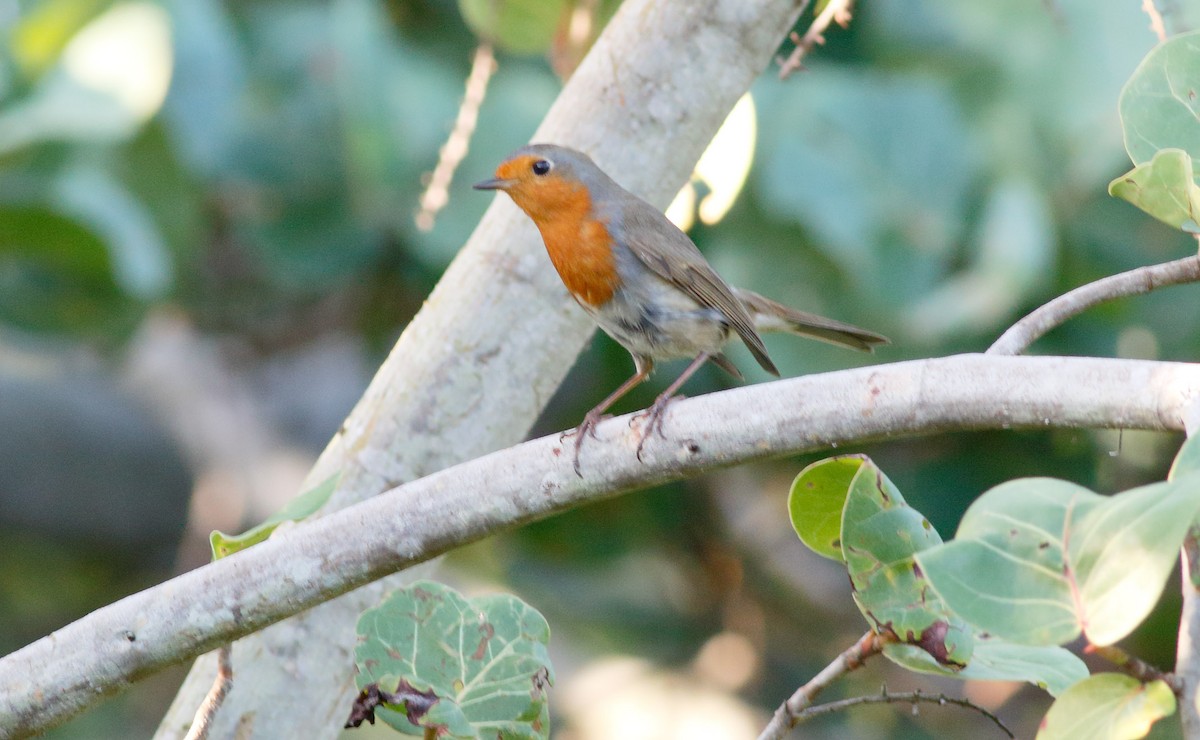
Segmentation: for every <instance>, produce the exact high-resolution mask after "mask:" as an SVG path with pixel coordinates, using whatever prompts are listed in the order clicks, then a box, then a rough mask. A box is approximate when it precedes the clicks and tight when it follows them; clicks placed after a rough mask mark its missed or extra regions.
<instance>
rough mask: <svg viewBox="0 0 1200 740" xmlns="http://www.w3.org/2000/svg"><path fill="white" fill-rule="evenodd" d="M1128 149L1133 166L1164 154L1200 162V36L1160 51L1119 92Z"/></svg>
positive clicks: (1176, 41)
mask: <svg viewBox="0 0 1200 740" xmlns="http://www.w3.org/2000/svg"><path fill="white" fill-rule="evenodd" d="M1120 111H1121V125H1122V127H1123V128H1124V131H1125V149H1126V150H1127V151H1128V152H1129V158H1130V159H1132V160H1133V162H1134V164H1145V163H1146V162H1149V161H1150V160H1152V159H1153V158H1154V157H1155V155H1156V154H1158V152H1159V150H1160V149H1183V150H1184V151H1186V152H1187V153H1188V155H1189V156H1191V158H1192V159H1193V160H1195V159H1198V158H1200V31H1193V32H1191V33H1185V34H1180V35H1178V36H1175V37H1173V38H1171V39H1169V40H1167V41H1166V42H1164V43H1162V44H1159V45H1158V46H1156V47H1155V48H1154V49H1153V50H1152V51H1151V52H1150V53H1149V54H1147V55H1146V58H1145V59H1143V60H1142V63H1141V64H1139V65H1138V67H1137V69H1136V70H1134V72H1133V76H1131V77H1130V78H1129V81H1128V82H1126V83H1125V87H1124V89H1122V90H1121V101H1120Z"/></svg>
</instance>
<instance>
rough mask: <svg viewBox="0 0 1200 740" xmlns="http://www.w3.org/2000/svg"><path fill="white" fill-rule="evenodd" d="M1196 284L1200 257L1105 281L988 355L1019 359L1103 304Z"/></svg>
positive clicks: (1063, 299) (1029, 323)
mask: <svg viewBox="0 0 1200 740" xmlns="http://www.w3.org/2000/svg"><path fill="white" fill-rule="evenodd" d="M1196 281H1200V256H1193V257H1184V258H1183V259H1180V260H1175V261H1174V262H1164V263H1163V264H1161V265H1148V266H1145V267H1138V268H1136V269H1133V270H1129V271H1128V272H1122V273H1119V274H1117V275H1112V276H1109V277H1106V278H1102V279H1100V280H1097V281H1096V282H1094V283H1088V284H1087V285H1082V286H1080V287H1078V288H1076V289H1075V290H1072V291H1071V292H1069V293H1064V294H1063V295H1061V296H1059V297H1058V298H1055V299H1054V300H1052V301H1050V302H1049V303H1047V304H1046V305H1044V306H1042V307H1041V308H1039V309H1037V310H1036V311H1034V312H1033V313H1031V314H1029V315H1028V316H1026V317H1025V318H1023V319H1021V320H1020V321H1018V322H1017V323H1015V324H1013V325H1012V326H1011V327H1009V329H1008V331H1006V332H1004V334H1002V335H1000V338H999V339H997V340H996V341H995V343H994V344H992V346H991V347H989V348H988V350H987V353H988V354H989V355H1019V354H1021V353H1022V352H1024V351H1025V350H1027V349H1029V345H1031V344H1033V343H1034V342H1035V341H1037V340H1038V339H1039V338H1040V337H1042V336H1043V335H1044V334H1046V332H1048V331H1050V330H1051V329H1053V328H1055V327H1056V326H1059V325H1061V324H1063V323H1066V321H1067V320H1068V319H1071V318H1074V317H1075V316H1078V315H1079V314H1081V313H1083V312H1084V311H1086V310H1087V309H1089V308H1091V307H1092V306H1095V305H1097V304H1099V303H1103V302H1104V301H1109V300H1112V299H1114V298H1124V297H1125V296H1131V295H1141V294H1142V293H1149V292H1150V291H1152V290H1155V289H1156V288H1165V287H1167V286H1168V285H1179V284H1181V283H1194V282H1196Z"/></svg>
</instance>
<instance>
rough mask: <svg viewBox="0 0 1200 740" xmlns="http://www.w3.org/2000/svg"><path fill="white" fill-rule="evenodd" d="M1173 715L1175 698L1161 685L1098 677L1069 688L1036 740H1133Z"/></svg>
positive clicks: (1105, 675) (1117, 676) (1114, 676)
mask: <svg viewBox="0 0 1200 740" xmlns="http://www.w3.org/2000/svg"><path fill="white" fill-rule="evenodd" d="M1174 713H1175V694H1173V693H1171V688H1170V687H1169V686H1167V684H1166V683H1164V682H1162V681H1151V682H1150V683H1147V684H1143V683H1142V682H1141V681H1138V680H1137V679H1136V678H1133V677H1131V676H1125V675H1122V674H1119V673H1099V674H1096V675H1095V676H1092V677H1091V678H1088V679H1086V680H1084V681H1080V682H1079V683H1077V684H1075V685H1074V686H1072V687H1071V688H1070V689H1068V690H1067V692H1066V693H1064V694H1063V695H1062V696H1060V697H1059V698H1058V701H1056V702H1054V705H1053V706H1052V707H1050V711H1049V712H1047V713H1046V716H1045V718H1043V719H1042V726H1041V728H1040V729H1039V730H1038V734H1037V736H1038V740H1058V739H1059V738H1063V739H1064V740H1072V739H1073V738H1084V737H1086V738H1089V740H1125V739H1126V738H1128V739H1129V740H1133V738H1139V737H1145V735H1146V733H1148V732H1149V731H1150V726H1151V725H1152V724H1154V723H1155V722H1157V721H1158V720H1160V719H1162V718H1163V717H1169V716H1170V715H1172V714H1174Z"/></svg>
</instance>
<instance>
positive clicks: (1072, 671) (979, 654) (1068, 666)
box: [883, 635, 1088, 696]
mask: <svg viewBox="0 0 1200 740" xmlns="http://www.w3.org/2000/svg"><path fill="white" fill-rule="evenodd" d="M883 654H884V655H885V656H886V657H887V658H888V659H890V660H891V661H892V662H894V663H897V664H898V665H901V666H904V667H905V668H907V669H909V670H910V671H917V672H918V673H932V674H935V675H939V676H950V677H952V678H959V679H962V680H964V681H1028V682H1029V683H1031V684H1033V685H1035V686H1038V687H1040V688H1042V689H1045V690H1046V691H1049V692H1050V693H1051V694H1053V695H1054V696H1060V695H1061V694H1062V693H1063V692H1064V691H1066V690H1067V689H1068V688H1070V687H1071V686H1072V685H1074V684H1075V683H1078V682H1079V681H1082V680H1083V679H1085V678H1087V676H1088V669H1087V666H1086V665H1084V663H1083V661H1082V660H1080V659H1079V658H1078V657H1076V656H1075V655H1074V654H1073V653H1072V652H1071V651H1069V650H1066V649H1064V648H1061V647H1058V646H1031V645H1014V644H1012V643H1011V642H1005V641H1003V640H1001V639H999V638H995V637H986V638H985V637H982V636H980V635H975V650H974V652H972V653H971V660H970V661H969V662H968V663H967V665H966V666H964V667H962V668H954V669H951V668H947V667H946V666H943V665H941V664H940V663H938V662H937V661H936V660H934V659H933V657H932V656H931V655H929V653H927V652H925V651H924V650H922V649H920V648H919V647H917V646H915V645H905V644H903V643H890V644H888V645H885V646H884V648H883Z"/></svg>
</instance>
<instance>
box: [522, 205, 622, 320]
mask: <svg viewBox="0 0 1200 740" xmlns="http://www.w3.org/2000/svg"><path fill="white" fill-rule="evenodd" d="M590 210H591V203H590V202H589V200H588V198H587V193H586V191H581V195H580V198H579V199H576V201H575V202H574V203H572V207H570V208H557V209H555V212H554V213H553V215H551V216H550V217H548V218H540V219H535V221H536V222H537V225H538V229H539V230H540V231H541V232H542V241H544V242H545V243H546V252H547V253H549V255H550V261H551V262H553V263H554V268H555V269H556V270H558V275H559V277H561V278H562V281H563V284H565V285H566V286H567V290H569V291H571V295H573V296H575V298H576V300H578V301H580V302H582V303H584V304H586V305H588V306H599V305H602V304H604V303H607V302H608V301H609V299H610V298H612V296H613V292H615V291H616V289H617V266H616V258H615V257H614V256H613V250H612V239H611V238H610V237H609V235H608V229H607V228H605V226H604V224H603V223H601V222H600V221H597V220H595V219H593V218H591V217H590V216H589V212H590Z"/></svg>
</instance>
